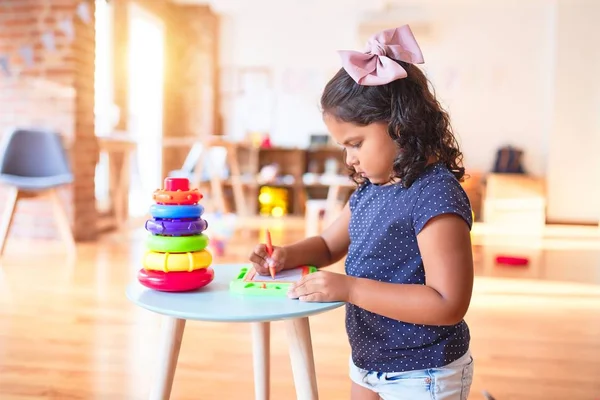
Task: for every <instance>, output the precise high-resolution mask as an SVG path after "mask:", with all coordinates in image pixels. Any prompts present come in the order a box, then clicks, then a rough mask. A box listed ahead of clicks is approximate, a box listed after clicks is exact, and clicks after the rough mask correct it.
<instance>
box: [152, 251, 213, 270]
mask: <svg viewBox="0 0 600 400" xmlns="http://www.w3.org/2000/svg"><path fill="white" fill-rule="evenodd" d="M211 262H212V254H211V253H210V252H208V251H207V250H201V251H195V252H193V253H191V252H188V253H158V252H154V251H148V252H146V255H145V256H144V259H143V265H144V268H145V269H152V270H154V271H163V272H170V271H188V272H191V271H194V270H197V269H201V268H206V267H208V266H209V265H210V263H211Z"/></svg>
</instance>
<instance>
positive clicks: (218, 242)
mask: <svg viewBox="0 0 600 400" xmlns="http://www.w3.org/2000/svg"><path fill="white" fill-rule="evenodd" d="M205 218H206V219H209V220H210V224H209V226H208V228H207V230H206V232H207V236H208V237H209V238H210V242H209V246H210V248H211V251H212V253H213V254H214V255H215V256H223V255H225V252H226V249H227V243H228V242H229V241H230V240H231V238H232V236H233V233H234V231H235V226H236V222H237V216H236V215H235V214H232V213H227V214H224V213H222V212H216V213H214V214H210V215H208V216H206V217H205Z"/></svg>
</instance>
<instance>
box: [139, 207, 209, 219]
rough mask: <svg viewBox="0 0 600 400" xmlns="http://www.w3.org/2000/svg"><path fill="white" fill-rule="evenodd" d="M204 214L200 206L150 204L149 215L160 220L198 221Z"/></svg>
mask: <svg viewBox="0 0 600 400" xmlns="http://www.w3.org/2000/svg"><path fill="white" fill-rule="evenodd" d="M202 213H204V207H203V206H201V205H200V204H193V205H183V206H173V205H168V204H152V205H151V206H150V215H152V217H153V218H160V219H184V218H191V219H198V218H200V216H201V215H202Z"/></svg>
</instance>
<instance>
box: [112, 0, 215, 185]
mask: <svg viewBox="0 0 600 400" xmlns="http://www.w3.org/2000/svg"><path fill="white" fill-rule="evenodd" d="M129 1H134V2H135V3H136V4H138V5H140V6H142V7H144V8H145V9H147V10H148V11H151V12H152V13H154V14H155V15H156V16H158V17H159V18H161V19H162V21H163V22H164V24H165V57H166V59H165V82H164V115H163V121H164V122H163V135H164V136H165V137H178V136H203V135H206V134H214V133H218V132H216V128H215V126H217V123H218V121H217V120H216V118H215V115H217V114H218V110H217V109H216V106H215V105H216V104H218V102H217V98H216V95H217V93H218V90H217V87H216V85H217V83H218V78H217V61H218V53H217V46H218V42H217V38H218V17H217V15H215V14H214V13H213V12H212V11H211V9H210V7H208V6H204V5H190V4H176V3H171V2H168V1H160V2H159V1H154V0H129ZM127 3H128V0H123V1H119V2H117V1H115V2H113V7H114V18H115V23H114V25H115V29H116V31H115V32H114V38H115V43H114V46H115V54H114V58H115V68H114V77H115V82H114V83H115V91H114V92H115V103H116V104H117V105H118V106H119V107H120V108H121V115H125V114H126V112H125V110H126V109H127V92H126V90H127V85H126V82H127V70H126V55H127V43H126V42H127V7H128V6H127ZM119 128H120V129H127V121H126V120H124V119H122V120H121V121H120V126H119ZM188 150H189V149H187V148H166V149H165V150H164V153H163V175H166V173H167V172H168V171H170V170H172V169H177V168H180V167H181V164H182V163H183V160H184V159H185V157H186V155H187V152H188Z"/></svg>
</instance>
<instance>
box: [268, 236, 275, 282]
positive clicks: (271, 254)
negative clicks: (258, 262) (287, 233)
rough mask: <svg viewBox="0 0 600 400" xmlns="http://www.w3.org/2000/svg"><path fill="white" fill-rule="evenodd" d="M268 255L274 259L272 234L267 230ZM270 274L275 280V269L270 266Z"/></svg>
mask: <svg viewBox="0 0 600 400" xmlns="http://www.w3.org/2000/svg"><path fill="white" fill-rule="evenodd" d="M267 253H268V254H269V257H273V243H271V232H269V230H268V229H267ZM269 272H270V273H271V278H273V279H275V267H273V266H271V265H269Z"/></svg>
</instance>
